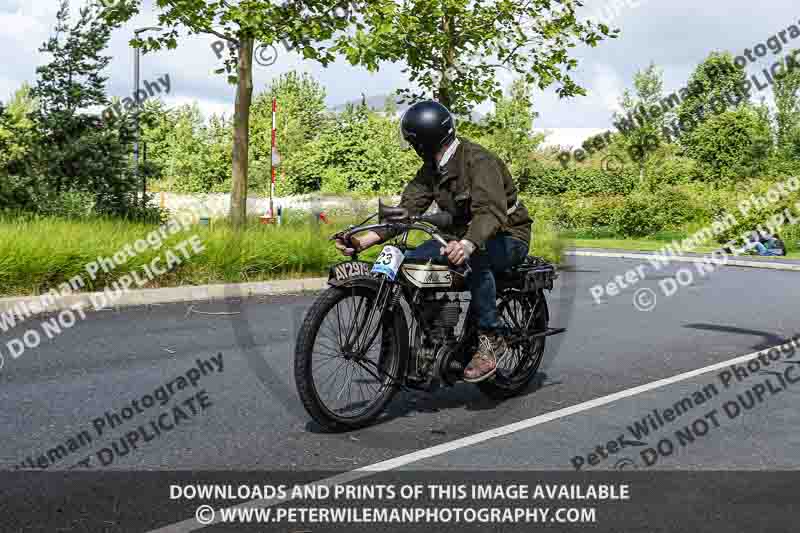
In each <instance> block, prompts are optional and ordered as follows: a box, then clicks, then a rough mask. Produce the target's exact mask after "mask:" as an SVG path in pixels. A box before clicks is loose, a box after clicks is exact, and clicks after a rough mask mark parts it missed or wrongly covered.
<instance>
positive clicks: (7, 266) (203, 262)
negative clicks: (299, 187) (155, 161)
mask: <svg viewBox="0 0 800 533" xmlns="http://www.w3.org/2000/svg"><path fill="white" fill-rule="evenodd" d="M353 222H354V221H353V220H350V219H340V220H337V221H336V222H335V223H332V224H315V223H313V222H311V221H310V217H308V216H305V217H301V216H296V217H292V218H291V219H289V220H288V221H287V223H286V224H284V225H282V226H272V225H262V224H259V223H258V221H257V220H256V219H253V220H251V221H250V222H249V223H248V225H247V227H246V228H245V229H244V230H242V231H239V232H237V231H234V230H233V229H232V228H231V227H230V226H229V225H228V224H227V223H226V222H223V221H215V222H213V223H212V224H211V226H199V225H195V226H192V227H190V228H189V229H188V230H187V231H184V232H181V233H178V234H175V235H172V236H170V237H168V238H167V239H166V240H165V241H164V244H163V246H161V247H160V248H159V249H155V248H153V247H148V249H147V250H145V251H144V252H142V253H140V254H137V255H136V256H135V257H133V258H132V259H129V260H127V261H126V262H125V263H124V264H122V265H120V266H118V267H116V268H114V269H113V270H111V271H110V272H104V271H103V270H100V271H99V272H98V273H97V275H96V278H95V279H92V277H91V276H90V275H89V274H88V273H87V270H86V265H87V264H89V263H92V262H94V261H97V260H98V258H101V257H111V256H113V255H114V254H116V253H117V252H119V251H121V250H123V249H124V248H125V246H126V245H132V244H133V243H134V242H136V241H137V240H138V239H144V238H146V236H147V235H148V233H150V232H152V231H153V230H155V229H157V226H154V225H149V224H143V223H136V222H129V221H124V220H113V219H90V220H65V219H57V218H45V217H2V216H0V296H13V295H27V294H40V293H42V292H46V291H47V290H49V289H51V288H58V286H59V285H60V284H62V283H65V282H67V281H68V280H70V279H72V278H73V277H75V276H80V277H81V279H82V280H83V281H84V282H85V286H84V287H82V289H81V290H83V291H96V290H102V289H103V288H104V287H106V286H108V285H109V284H111V283H113V282H114V281H117V280H119V279H120V278H121V277H122V276H125V275H127V274H129V273H130V272H131V271H136V272H138V273H139V274H140V275H141V274H142V272H143V271H144V270H143V267H144V266H145V265H148V264H150V263H151V261H153V259H155V258H156V257H157V256H159V257H161V258H162V263H161V264H162V265H163V264H164V262H165V260H164V258H165V253H166V252H167V250H170V249H174V247H175V246H176V245H177V244H180V243H181V242H182V241H184V240H185V239H187V238H189V237H190V236H192V235H197V236H198V237H199V239H200V241H201V242H202V243H203V247H204V250H203V251H202V252H201V253H198V254H192V255H191V257H190V258H189V259H188V260H184V261H183V262H182V263H181V264H180V265H179V266H177V267H176V268H174V269H173V270H172V271H170V272H168V273H166V274H164V275H162V276H159V277H157V278H155V279H153V280H152V282H151V283H150V284H149V285H148V286H149V287H165V286H178V285H204V284H213V283H224V282H247V281H261V280H270V279H276V278H286V277H308V276H318V275H323V274H325V273H326V272H327V270H328V268H329V267H330V265H332V264H334V263H338V262H340V261H342V260H343V258H342V256H341V255H339V254H338V252H337V251H336V249H335V248H334V246H333V244H332V243H331V242H330V240H329V236H330V235H331V234H333V233H335V232H336V231H338V230H339V229H341V228H343V227H344V226H346V225H347V224H350V223H353ZM534 231H535V233H536V236H535V237H534V239H533V241H534V248H533V250H532V252H531V253H536V254H538V255H544V256H545V257H547V258H548V259H551V260H557V259H558V257H559V254H560V248H559V246H558V242H557V239H554V238H553V236H552V235H550V234H549V233H548V231H549V230H548V228H547V227H546V226H544V225H542V226H541V227H539V226H537V227H535V228H534ZM416 237H419V236H416ZM414 240H420V239H419V238H416V239H414ZM189 251H191V248H189ZM378 251H379V250H378V247H376V248H374V249H372V250H369V251H367V252H366V253H364V254H362V258H363V259H365V260H370V259H374V258H375V256H376V255H377V253H378Z"/></svg>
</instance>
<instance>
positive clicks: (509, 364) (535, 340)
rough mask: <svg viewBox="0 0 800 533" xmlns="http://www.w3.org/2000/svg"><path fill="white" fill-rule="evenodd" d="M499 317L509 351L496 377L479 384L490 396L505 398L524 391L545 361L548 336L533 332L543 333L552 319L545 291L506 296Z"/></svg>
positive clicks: (498, 367)
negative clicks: (550, 318) (543, 360)
mask: <svg viewBox="0 0 800 533" xmlns="http://www.w3.org/2000/svg"><path fill="white" fill-rule="evenodd" d="M497 316H498V320H499V322H500V329H501V330H503V331H502V333H503V335H504V336H505V337H506V342H507V344H508V350H507V351H506V353H505V354H504V355H503V356H502V357H501V358H500V360H499V361H498V365H497V372H496V373H495V375H494V377H492V379H489V380H487V381H483V382H481V383H478V384H477V385H478V387H479V388H480V389H481V391H482V392H483V393H484V394H486V395H487V396H489V397H490V398H493V399H496V400H504V399H506V398H510V397H512V396H515V395H517V394H519V393H520V392H522V391H523V390H524V389H525V388H526V387H527V386H528V384H529V383H530V381H531V380H532V379H533V377H534V376H535V375H536V372H537V371H538V370H539V365H541V364H542V357H543V356H544V348H545V339H546V337H544V336H534V335H535V334H537V333H542V332H544V331H545V330H546V329H547V324H548V321H549V311H548V309H547V300H546V299H545V296H544V292H543V291H538V292H537V293H535V294H530V293H522V292H517V291H514V292H511V293H509V294H505V295H503V296H502V297H501V298H500V301H499V302H498V304H497Z"/></svg>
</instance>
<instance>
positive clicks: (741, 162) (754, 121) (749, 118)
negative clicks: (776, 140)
mask: <svg viewBox="0 0 800 533" xmlns="http://www.w3.org/2000/svg"><path fill="white" fill-rule="evenodd" d="M693 139H695V142H693V143H691V144H690V145H689V146H688V147H687V148H686V152H687V155H689V156H690V157H692V158H694V159H695V160H697V161H698V162H699V163H700V165H701V168H702V169H703V170H704V173H705V175H706V176H707V177H709V178H711V179H724V180H735V179H740V178H743V177H753V176H755V175H757V174H758V173H759V172H760V171H761V170H763V165H764V161H765V159H766V158H767V156H768V155H769V149H770V147H771V146H772V135H771V132H770V127H769V121H768V119H767V117H765V116H764V113H763V112H761V111H759V110H758V109H757V108H754V107H753V106H750V105H747V106H741V107H739V108H737V109H733V110H730V111H726V112H724V113H722V114H719V115H714V116H712V117H711V118H708V119H707V120H705V121H704V122H703V123H701V124H700V125H699V126H698V127H697V129H696V130H695V131H694V132H693Z"/></svg>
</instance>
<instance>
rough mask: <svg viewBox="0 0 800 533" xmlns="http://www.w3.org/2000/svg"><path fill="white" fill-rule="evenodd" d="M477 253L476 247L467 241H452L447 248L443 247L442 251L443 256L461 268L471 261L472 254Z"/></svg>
mask: <svg viewBox="0 0 800 533" xmlns="http://www.w3.org/2000/svg"><path fill="white" fill-rule="evenodd" d="M474 251H475V245H474V244H472V243H471V242H470V241H468V240H466V239H462V240H460V241H450V242H448V243H447V246H443V247H442V249H441V250H440V253H441V254H442V255H446V256H447V260H448V261H450V262H451V263H452V264H454V265H455V266H460V265H461V264H463V263H464V262H466V261H468V260H469V257H470V256H471V255H472V252H474Z"/></svg>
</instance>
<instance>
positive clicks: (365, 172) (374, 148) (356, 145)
mask: <svg viewBox="0 0 800 533" xmlns="http://www.w3.org/2000/svg"><path fill="white" fill-rule="evenodd" d="M419 166H420V160H419V158H418V157H417V155H416V154H415V153H414V152H413V151H410V150H409V151H404V150H403V149H402V148H401V146H400V142H399V137H398V133H397V122H396V121H394V120H391V119H388V118H385V117H382V116H380V115H378V114H377V113H373V112H371V111H369V110H367V109H366V108H363V107H359V108H355V109H349V110H347V111H345V112H344V113H342V114H341V115H340V116H338V117H337V119H336V123H335V125H333V126H332V127H331V128H330V129H328V130H326V131H323V132H322V133H321V134H320V135H319V136H318V137H317V138H316V139H314V140H313V141H311V142H309V143H307V144H305V145H304V146H303V147H302V148H301V149H300V150H299V152H297V153H296V154H293V155H291V156H289V157H287V158H286V161H285V164H284V166H283V169H282V170H283V172H284V174H285V179H283V180H281V182H280V183H279V186H278V191H279V194H281V195H284V194H303V193H308V192H314V191H318V190H322V191H324V192H330V193H342V192H346V191H353V192H358V193H384V194H396V193H398V192H400V191H401V190H402V189H403V187H404V186H405V184H406V183H408V182H409V181H410V180H411V178H412V177H413V176H414V174H415V172H416V170H417V169H418V168H419Z"/></svg>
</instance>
